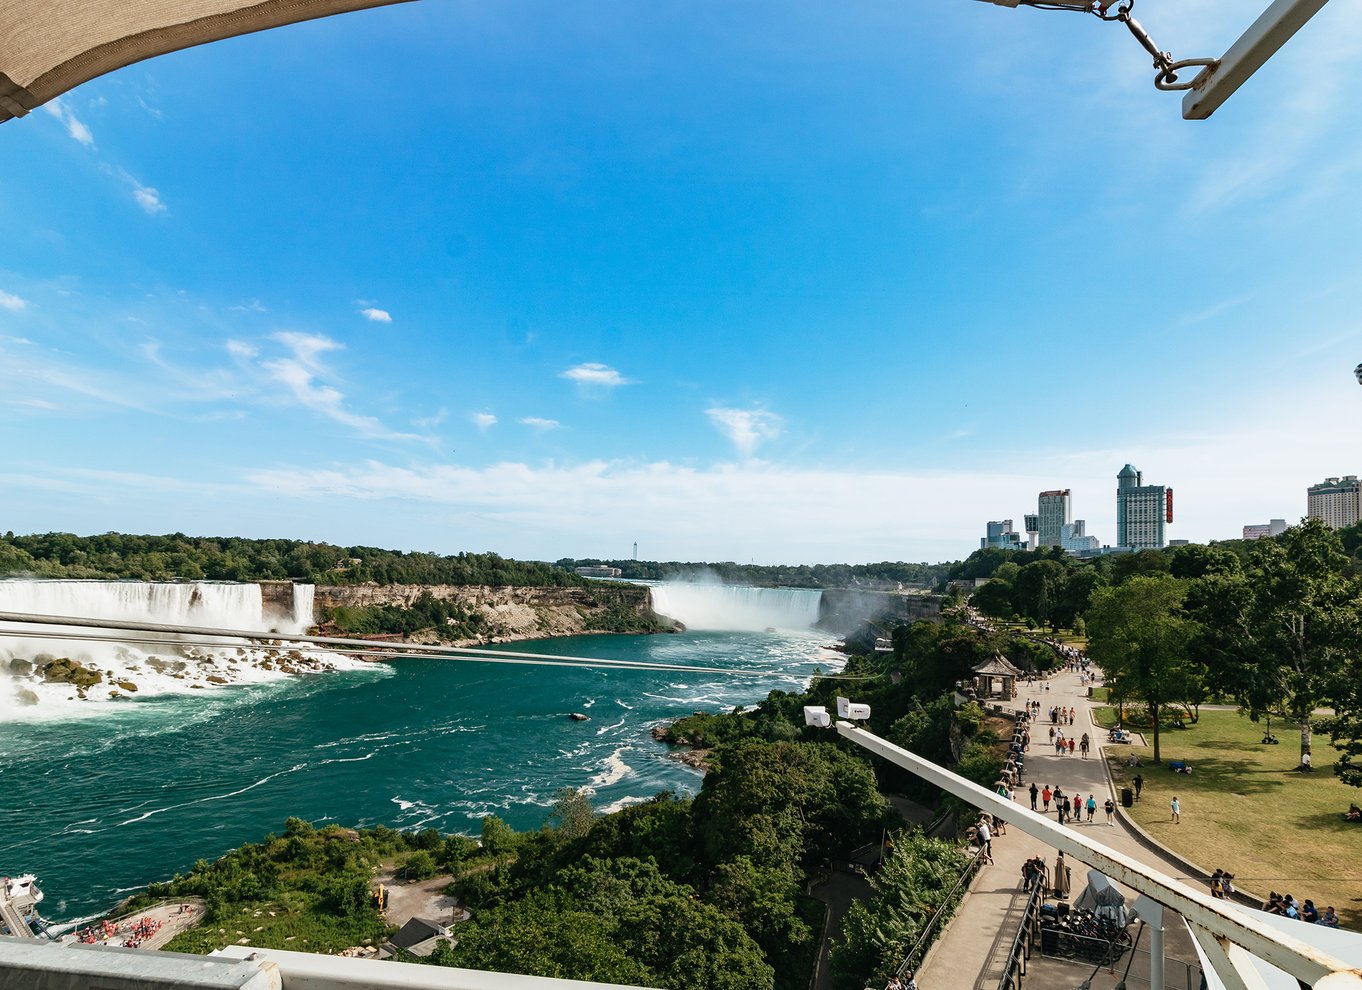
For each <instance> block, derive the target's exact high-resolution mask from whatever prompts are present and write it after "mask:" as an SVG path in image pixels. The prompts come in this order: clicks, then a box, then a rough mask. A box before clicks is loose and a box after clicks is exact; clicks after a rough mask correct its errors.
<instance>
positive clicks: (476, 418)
mask: <svg viewBox="0 0 1362 990" xmlns="http://www.w3.org/2000/svg"><path fill="white" fill-rule="evenodd" d="M469 419H471V420H472V421H473V425H474V426H476V427H477V428H478V429H480V430H482V431H484V432H486V431H487V430H488V429H490V428H491V427H493V426H496V425H497V418H496V416H494V415H492V414H491V413H489V412H480V413H473V415H472V416H470V417H469Z"/></svg>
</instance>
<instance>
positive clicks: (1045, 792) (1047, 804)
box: [1040, 784, 1055, 811]
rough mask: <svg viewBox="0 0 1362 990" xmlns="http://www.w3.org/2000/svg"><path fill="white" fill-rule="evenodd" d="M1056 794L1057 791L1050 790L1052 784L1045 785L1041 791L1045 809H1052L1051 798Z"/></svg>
mask: <svg viewBox="0 0 1362 990" xmlns="http://www.w3.org/2000/svg"><path fill="white" fill-rule="evenodd" d="M1054 796H1055V792H1054V791H1052V790H1050V785H1049V784H1046V785H1045V790H1043V791H1041V792H1040V799H1041V801H1042V802H1043V806H1044V810H1045V811H1049V810H1050V798H1052V797H1054Z"/></svg>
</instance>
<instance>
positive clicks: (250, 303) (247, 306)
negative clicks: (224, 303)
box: [227, 299, 269, 313]
mask: <svg viewBox="0 0 1362 990" xmlns="http://www.w3.org/2000/svg"><path fill="white" fill-rule="evenodd" d="M227 308H228V309H229V310H230V311H232V312H233V313H268V312H269V310H267V309H266V308H265V304H264V303H262V302H261V301H260V300H259V299H248V300H246V301H245V302H244V303H237V304H236V305H235V306H228V307H227Z"/></svg>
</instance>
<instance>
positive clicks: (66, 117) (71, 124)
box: [43, 100, 95, 148]
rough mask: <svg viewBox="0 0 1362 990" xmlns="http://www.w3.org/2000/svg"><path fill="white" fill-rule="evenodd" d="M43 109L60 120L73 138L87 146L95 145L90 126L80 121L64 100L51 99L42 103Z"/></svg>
mask: <svg viewBox="0 0 1362 990" xmlns="http://www.w3.org/2000/svg"><path fill="white" fill-rule="evenodd" d="M43 109H44V110H46V111H47V112H48V113H50V114H51V115H52V116H53V117H56V118H57V119H58V120H59V121H61V123H62V126H64V127H65V128H66V133H67V134H70V135H71V137H72V138H73V139H74V140H76V141H79V142H80V143H81V144H83V145H85V147H87V148H93V147H94V146H95V136H94V135H93V134H91V133H90V128H88V127H86V126H85V125H84V124H83V123H81V121H80V120H79V119H78V118H77V117H76V115H75V113H73V112H72V110H71V108H70V107H69V106H67V105H66V102H65V101H64V100H51V101H50V102H48V103H44V104H43Z"/></svg>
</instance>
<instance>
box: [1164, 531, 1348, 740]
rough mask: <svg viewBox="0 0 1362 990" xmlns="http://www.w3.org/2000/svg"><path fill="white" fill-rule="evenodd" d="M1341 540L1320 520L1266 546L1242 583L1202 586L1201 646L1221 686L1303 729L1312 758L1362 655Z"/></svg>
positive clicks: (1213, 581) (1196, 602)
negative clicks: (1325, 710)
mask: <svg viewBox="0 0 1362 990" xmlns="http://www.w3.org/2000/svg"><path fill="white" fill-rule="evenodd" d="M1347 565H1348V559H1347V557H1346V555H1345V554H1344V553H1343V547H1342V545H1341V543H1340V542H1339V539H1338V536H1337V534H1335V533H1334V532H1333V531H1331V530H1330V529H1329V528H1328V527H1327V526H1326V525H1324V523H1322V522H1320V521H1319V520H1315V519H1311V520H1307V521H1305V522H1304V523H1302V524H1301V525H1299V526H1293V527H1292V528H1291V529H1288V530H1287V531H1286V532H1285V533H1283V534H1282V535H1281V536H1280V537H1278V538H1277V539H1275V540H1258V541H1256V542H1255V544H1254V547H1253V549H1252V550H1251V551H1250V556H1249V564H1248V567H1247V569H1246V571H1245V572H1244V573H1243V574H1242V575H1237V576H1236V575H1220V576H1218V577H1211V578H1208V579H1206V580H1205V581H1204V582H1203V583H1200V584H1198V585H1197V586H1194V588H1193V594H1192V596H1191V599H1192V601H1191V603H1190V604H1192V606H1193V609H1194V612H1195V614H1196V615H1197V617H1198V618H1199V619H1200V620H1201V622H1202V626H1203V633H1202V635H1200V636H1198V638H1197V641H1196V647H1197V649H1198V651H1199V653H1200V655H1201V656H1202V658H1203V659H1204V660H1206V662H1207V663H1208V665H1209V666H1210V668H1211V671H1212V677H1213V679H1214V681H1215V683H1216V684H1217V685H1218V686H1221V687H1223V688H1224V689H1226V690H1229V691H1231V692H1232V693H1233V694H1234V696H1235V697H1236V698H1237V699H1238V700H1239V702H1240V704H1241V705H1243V706H1244V707H1245V709H1246V710H1247V711H1248V712H1249V713H1250V715H1262V714H1267V715H1271V714H1274V713H1275V714H1277V715H1279V716H1280V717H1282V718H1285V719H1290V720H1291V721H1292V722H1293V723H1295V724H1296V725H1298V726H1299V727H1300V756H1301V758H1302V760H1303V758H1304V757H1305V755H1306V754H1308V753H1310V748H1311V740H1312V735H1313V722H1312V719H1313V716H1314V712H1315V709H1316V708H1318V707H1320V706H1322V705H1328V704H1331V703H1334V702H1335V701H1338V700H1342V701H1344V702H1345V703H1346V689H1345V688H1343V689H1341V685H1343V684H1344V683H1345V681H1346V679H1345V678H1343V677H1341V674H1342V672H1343V671H1345V670H1347V669H1348V667H1349V664H1350V663H1351V662H1352V658H1354V657H1355V656H1356V655H1357V653H1358V650H1359V647H1362V641H1359V637H1358V633H1357V629H1358V611H1359V607H1358V597H1359V585H1358V582H1357V581H1356V580H1355V579H1351V578H1349V577H1347V576H1346V574H1345V570H1346V568H1347Z"/></svg>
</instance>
